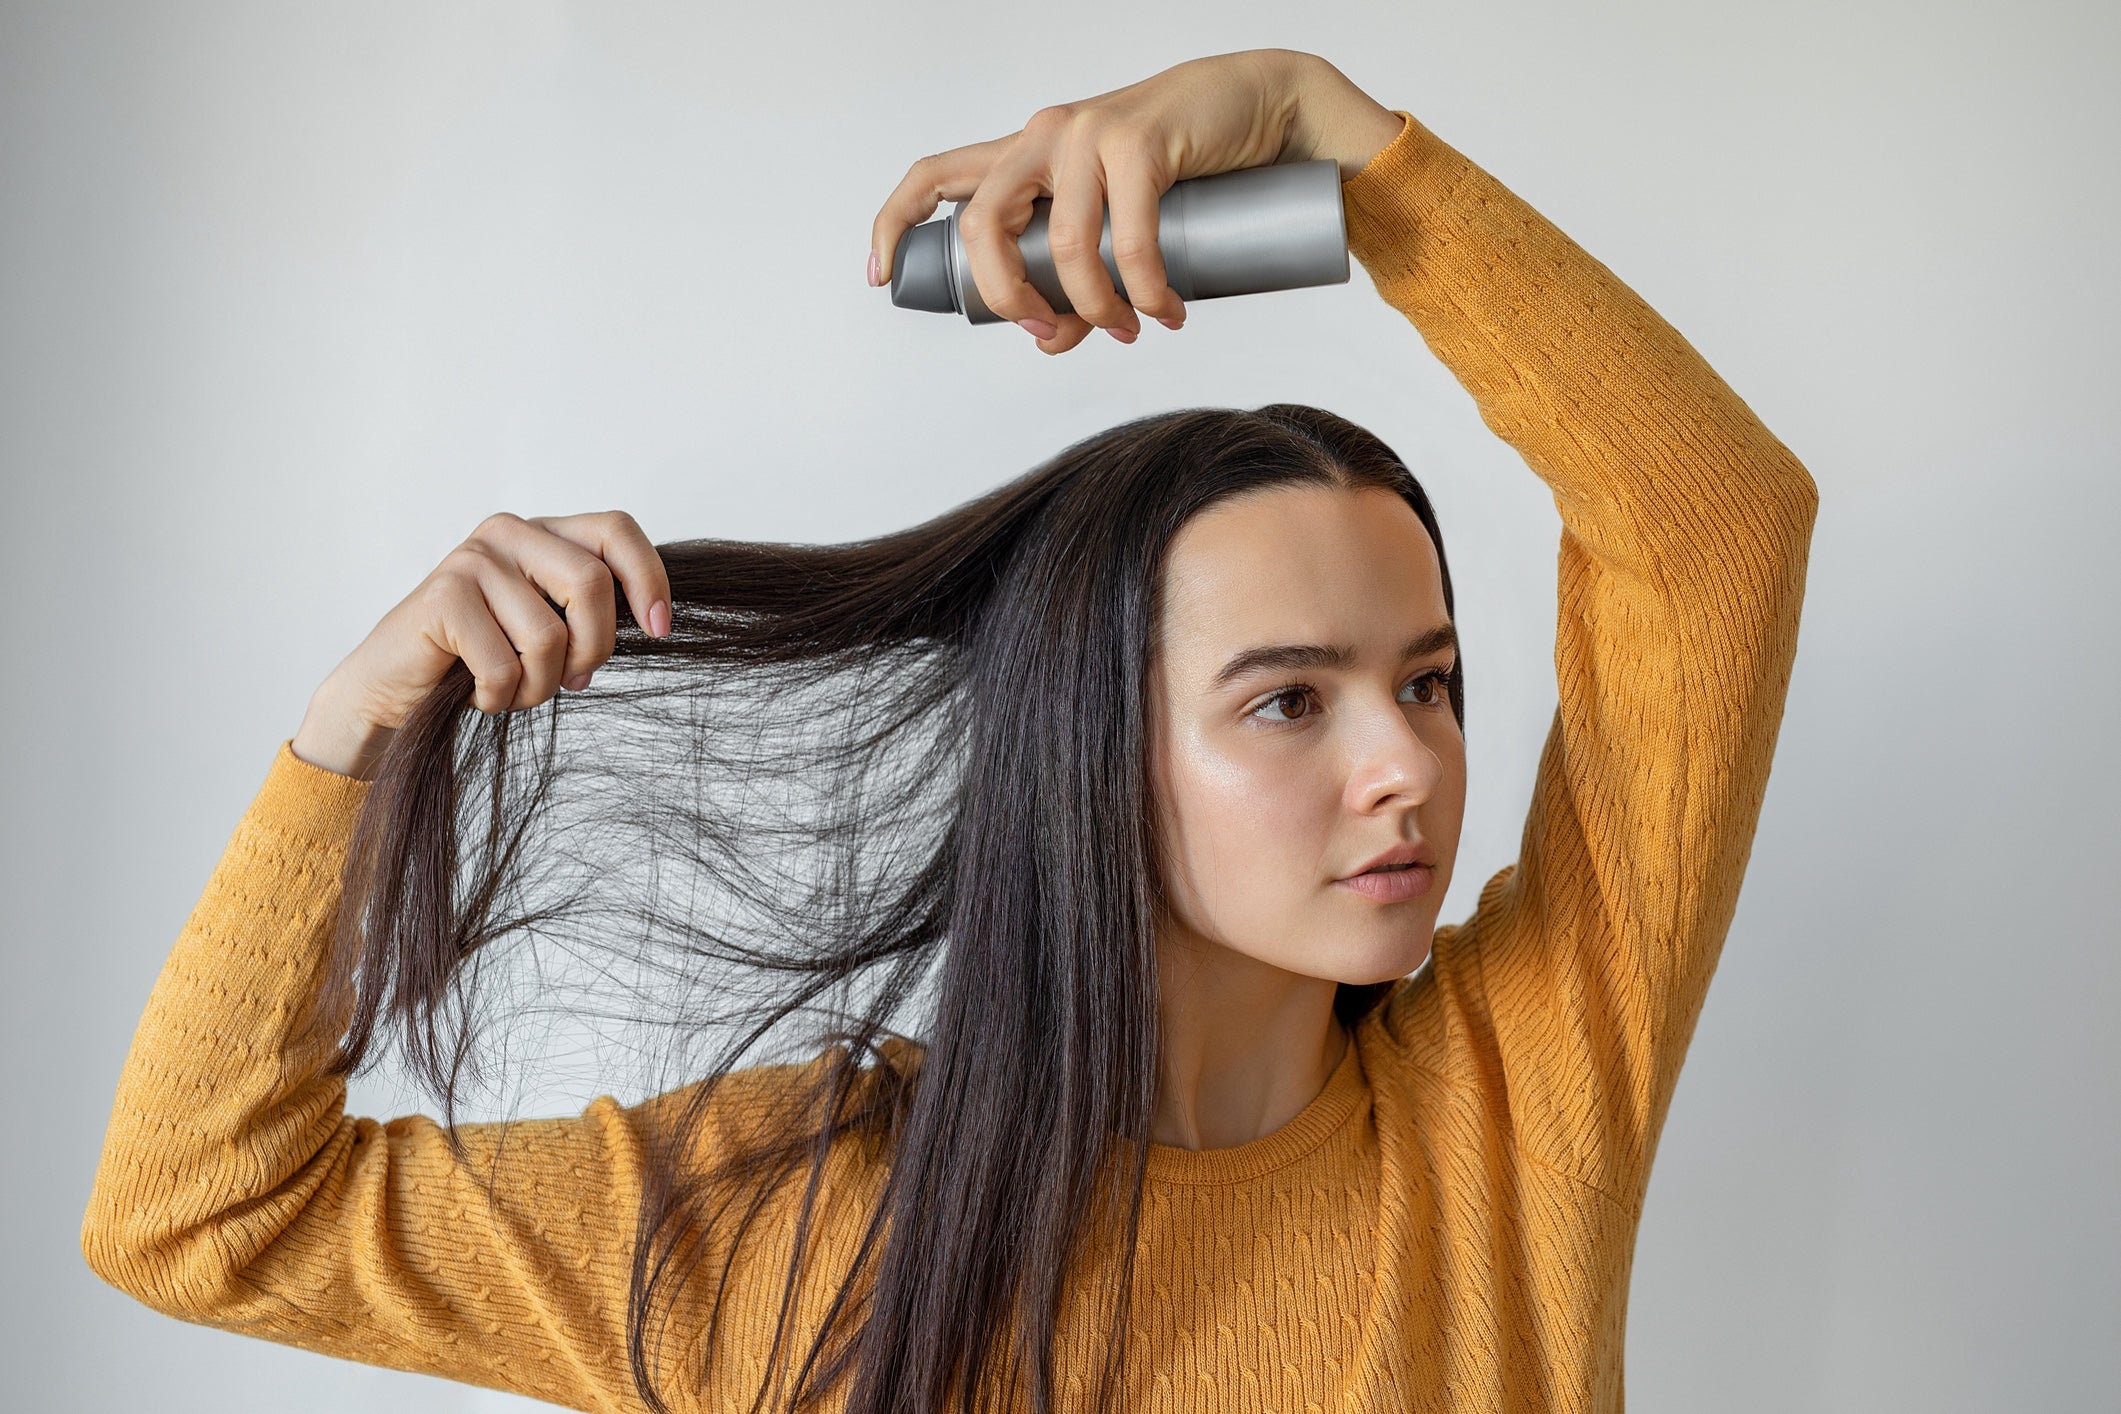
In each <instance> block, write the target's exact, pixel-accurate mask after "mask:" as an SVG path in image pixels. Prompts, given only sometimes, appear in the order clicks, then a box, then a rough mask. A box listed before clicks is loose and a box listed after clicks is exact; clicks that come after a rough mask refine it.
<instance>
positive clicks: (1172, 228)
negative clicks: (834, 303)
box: [891, 158, 1348, 324]
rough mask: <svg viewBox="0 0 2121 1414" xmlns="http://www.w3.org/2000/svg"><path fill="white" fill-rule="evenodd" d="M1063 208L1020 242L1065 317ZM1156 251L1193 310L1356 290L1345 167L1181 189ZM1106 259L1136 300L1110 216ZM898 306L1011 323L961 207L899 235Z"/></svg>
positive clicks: (1034, 216) (1040, 215)
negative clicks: (1199, 304)
mask: <svg viewBox="0 0 2121 1414" xmlns="http://www.w3.org/2000/svg"><path fill="white" fill-rule="evenodd" d="M1052 204H1053V203H1052V199H1051V198H1049V197H1039V198H1038V199H1037V200H1036V201H1034V202H1033V203H1032V205H1031V221H1030V224H1029V225H1027V226H1025V227H1024V231H1023V234H1022V235H1020V236H1018V237H1017V241H1016V245H1017V249H1018V250H1019V251H1021V252H1022V254H1023V258H1024V277H1025V278H1026V279H1027V280H1029V281H1030V283H1031V284H1032V286H1033V287H1034V288H1035V289H1037V290H1038V292H1039V293H1040V294H1042V295H1044V296H1045V297H1046V300H1047V302H1048V303H1049V304H1051V305H1052V306H1053V309H1054V312H1055V313H1056V314H1066V313H1069V312H1071V311H1072V310H1073V309H1074V305H1073V304H1072V303H1071V302H1070V301H1069V299H1068V292H1067V291H1066V290H1065V289H1063V288H1062V287H1061V282H1060V275H1059V274H1058V273H1057V272H1056V271H1055V269H1054V266H1053V251H1052V249H1051V247H1050V246H1049V244H1048V241H1047V232H1046V219H1047V216H1048V213H1049V211H1050V209H1051V207H1052ZM961 209H963V208H962V205H960V207H959V208H958V210H961ZM1156 247H1157V249H1158V250H1159V251H1161V252H1162V253H1163V258H1164V278H1165V280H1166V282H1167V283H1168V284H1169V285H1170V286H1171V288H1172V290H1173V291H1175V292H1176V293H1177V295H1178V297H1179V298H1180V299H1182V300H1185V301H1186V302H1188V303H1189V304H1190V303H1191V302H1192V301H1194V300H1202V299H1221V298H1223V297H1224V296H1226V295H1249V294H1257V293H1260V292H1262V291H1266V290H1293V289H1300V288H1303V287H1305V286H1309V285H1339V284H1345V283H1346V282H1347V279H1348V225H1347V216H1346V214H1345V213H1344V212H1343V211H1342V209H1341V204H1340V164H1339V163H1338V162H1336V161H1334V160H1333V159H1331V158H1320V159H1318V160H1317V161H1314V162H1289V163H1284V164H1281V165H1278V166H1271V167H1245V168H1240V169H1238V170H1236V171H1231V172H1218V173H1216V174H1215V175H1214V176H1210V177H1188V178H1187V179H1186V180H1185V181H1182V182H1175V183H1173V184H1172V186H1171V188H1170V189H1169V190H1168V191H1166V192H1165V193H1164V194H1163V197H1162V198H1161V199H1160V200H1159V201H1158V202H1157V205H1156ZM1097 253H1098V257H1099V258H1100V259H1101V260H1103V261H1104V263H1105V272H1106V273H1107V274H1109V275H1110V276H1111V277H1112V286H1113V288H1114V289H1115V290H1117V291H1118V292H1119V296H1120V298H1121V299H1128V296H1127V287H1126V285H1125V284H1124V283H1123V282H1122V281H1121V280H1120V276H1119V265H1118V262H1117V261H1116V260H1115V258H1114V257H1113V254H1112V213H1111V211H1110V209H1107V210H1106V212H1105V218H1104V230H1103V231H1102V232H1101V233H1100V234H1099V236H1098V241H1097ZM891 302H892V303H893V304H894V305H897V306H898V307H899V308H900V309H925V310H929V311H932V312H934V313H936V314H962V315H964V316H965V318H966V319H968V320H970V321H971V322H972V323H974V324H997V323H1000V322H1001V316H1000V315H998V314H996V313H995V312H994V311H993V310H991V309H989V308H987V302H986V301H985V300H983V299H981V298H980V292H979V287H978V286H977V285H975V284H974V283H973V280H972V267H971V265H970V263H969V262H967V260H966V259H965V243H964V240H963V238H962V237H961V236H960V235H959V234H958V229H957V210H953V211H951V213H950V214H949V215H948V216H947V217H944V218H942V219H940V220H935V221H928V222H924V223H923V224H921V225H918V226H915V227H914V228H913V229H912V230H910V231H907V232H906V233H905V235H903V236H901V237H900V238H899V243H898V251H897V253H896V254H895V255H894V256H893V257H892V260H891ZM1128 302H1129V303H1130V304H1131V303H1132V302H1133V301H1132V300H1131V299H1129V300H1128Z"/></svg>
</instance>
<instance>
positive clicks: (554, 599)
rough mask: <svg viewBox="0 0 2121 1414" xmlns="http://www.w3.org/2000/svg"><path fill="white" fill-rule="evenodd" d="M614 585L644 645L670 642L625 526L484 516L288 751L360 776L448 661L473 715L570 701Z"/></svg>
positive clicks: (639, 546) (598, 648) (632, 534)
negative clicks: (460, 670) (472, 687)
mask: <svg viewBox="0 0 2121 1414" xmlns="http://www.w3.org/2000/svg"><path fill="white" fill-rule="evenodd" d="M614 579H616V582H617V584H619V585H623V586H624V587H625V590H626V603H627V607H628V608H629V609H630V610H631V612H632V614H633V618H634V621H635V622H636V623H638V624H640V625H641V626H643V627H644V628H646V629H647V631H648V632H649V633H650V634H652V635H653V636H655V637H657V638H661V637H663V636H664V635H666V634H668V633H669V632H670V579H669V576H668V575H667V574H665V573H664V570H663V557H662V556H661V555H659V554H657V553H656V549H655V546H654V545H653V544H651V543H650V542H649V539H648V537H647V536H646V535H644V534H643V533H642V532H641V527H640V526H639V525H638V524H637V523H635V521H634V519H633V517H632V516H630V515H628V514H626V513H625V512H624V511H604V512H601V513H599V514H593V515H573V516H534V517H532V518H531V519H529V520H525V519H523V518H522V517H521V516H516V515H510V514H509V513H507V512H506V511H503V512H499V513H497V514H495V515H491V516H488V517H487V518H486V519H485V520H483V521H481V522H479V526H478V528H477V529H476V530H474V531H472V533H471V535H470V536H469V537H468V538H467V539H466V540H465V541H464V543H463V544H461V545H459V546H457V548H456V549H454V550H451V551H450V552H449V554H447V555H446V556H444V557H443V559H442V563H441V564H439V565H437V566H436V567H435V570H434V572H433V573H432V574H430V575H428V576H427V578H426V579H424V580H422V581H421V582H420V585H419V587H418V588H417V589H415V590H413V591H412V593H410V594H408V595H406V596H405V598H404V599H403V600H402V601H401V602H400V603H399V604H398V606H397V607H396V608H394V609H392V610H391V611H390V612H389V613H388V614H386V615H384V616H383V620H382V622H381V623H378V624H377V625H376V626H375V628H374V629H373V630H371V631H370V633H369V635H368V637H367V638H365V639H363V640H362V641H361V645H360V646H359V647H358V648H356V649H354V651H353V652H352V653H350V654H348V655H347V656H346V659H345V661H343V662H341V663H340V664H339V666H338V667H336V668H334V669H333V670H332V672H331V676H329V677H327V678H326V679H325V680H324V683H323V685H322V686H320V687H319V688H318V689H317V691H316V694H315V695H314V696H312V697H311V698H310V702H309V711H308V714H307V715H305V716H304V717H303V719H302V726H301V729H300V730H299V731H297V732H296V733H295V737H294V741H293V745H292V750H293V751H294V753H295V755H296V756H298V757H300V758H301V759H302V760H304V761H307V762H309V763H310V764H311V765H313V766H321V767H323V768H324V769H326V770H328V771H336V772H338V773H339V774H340V775H344V776H352V777H354V778H356V779H359V780H366V779H368V777H369V776H370V775H371V774H372V773H373V770H374V767H375V763H376V759H377V758H378V757H380V756H381V755H382V753H383V748H384V746H386V745H387V744H388V743H389V740H390V737H391V734H392V733H393V732H395V731H396V730H397V729H398V727H399V726H400V724H402V723H403V722H404V720H405V718H406V717H407V716H408V715H410V714H411V712H412V709H413V708H414V707H415V706H417V705H418V704H419V703H420V702H421V700H422V699H424V698H425V697H426V696H427V694H428V693H430V692H431V691H433V690H434V687H435V685H436V684H437V683H439V682H440V681H441V680H442V678H443V675H444V674H446V673H447V672H448V671H449V670H450V668H452V667H453V666H455V664H456V662H457V660H458V659H462V660H463V662H464V665H465V666H466V667H467V668H469V669H470V670H471V673H472V677H473V679H474V680H475V681H476V683H477V688H476V691H475V692H474V694H473V701H474V702H475V703H476V705H477V706H478V708H479V710H480V711H482V712H487V713H494V712H513V711H519V710H521V709H522V708H525V707H535V706H537V705H538V704H539V703H541V702H544V701H546V700H547V699H549V698H550V697H552V696H553V694H554V693H556V692H557V691H559V689H560V688H561V687H566V688H568V689H570V690H572V691H580V690H581V689H582V688H584V687H587V686H588V685H589V678H590V674H592V673H593V672H595V671H596V669H597V668H599V667H601V666H602V665H603V663H604V662H605V660H606V659H608V658H609V657H610V656H611V650H612V647H613V645H614V643H615V642H616V641H617V637H618V608H617V601H616V598H615V595H614V592H613V591H614ZM548 599H549V600H550V601H551V603H548V602H546V601H547V600H548ZM554 605H558V606H559V609H560V611H561V613H564V614H565V615H566V617H565V618H564V619H562V618H561V616H560V613H555V612H554V610H553V606H554Z"/></svg>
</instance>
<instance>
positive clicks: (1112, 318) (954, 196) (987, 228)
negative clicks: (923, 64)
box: [870, 95, 1186, 354]
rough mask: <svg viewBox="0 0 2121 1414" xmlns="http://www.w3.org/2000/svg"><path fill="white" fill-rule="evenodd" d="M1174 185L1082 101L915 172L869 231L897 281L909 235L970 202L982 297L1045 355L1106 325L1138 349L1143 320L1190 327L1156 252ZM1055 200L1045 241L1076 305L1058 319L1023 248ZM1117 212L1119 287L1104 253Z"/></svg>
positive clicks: (967, 220)
mask: <svg viewBox="0 0 2121 1414" xmlns="http://www.w3.org/2000/svg"><path fill="white" fill-rule="evenodd" d="M1106 97H1108V98H1109V97H1111V95H1107V96H1106ZM1093 101H1096V100H1093ZM1129 131H1131V129H1130V130H1129ZM1171 184H1172V177H1171V173H1170V172H1169V171H1167V170H1165V167H1164V166H1163V165H1160V164H1159V161H1158V159H1157V158H1156V156H1155V153H1154V151H1153V150H1151V148H1149V147H1145V146H1144V145H1143V144H1142V142H1141V141H1140V140H1138V139H1137V140H1130V139H1128V138H1127V137H1126V136H1125V135H1124V132H1122V131H1121V130H1120V129H1118V128H1115V127H1114V126H1113V125H1112V124H1111V123H1110V122H1100V120H1099V119H1098V118H1097V117H1096V115H1094V114H1092V113H1090V112H1088V111H1087V110H1086V109H1084V107H1083V106H1082V105H1071V104H1058V105H1055V106H1053V107H1049V108H1042V109H1040V110H1039V111H1038V112H1036V113H1034V114H1033V115H1032V116H1031V119H1030V121H1029V122H1027V123H1025V124H1024V127H1023V129H1022V130H1021V131H1020V132H1017V133H1013V134H1011V135H1010V136H1008V137H1004V138H996V139H994V140H992V141H990V142H983V143H975V144H973V145H972V146H969V147H961V148H955V149H953V150H951V151H949V152H943V153H938V154H936V155H934V156H931V157H924V158H922V159H921V160H920V161H918V162H916V163H914V164H913V166H912V168H911V169H909V170H908V172H907V173H906V176H905V177H904V179H902V180H901V181H900V183H899V185H898V187H897V189H896V190H894V191H893V192H892V194H891V197H890V199H889V200H887V201H886V202H885V203H884V207H883V210H882V211H881V212H879V213H878V215H877V218H876V221H875V223H874V224H873V226H872V228H871V232H870V244H871V249H872V251H873V252H874V253H876V254H877V256H878V257H879V262H878V267H877V268H878V271H879V280H880V282H881V281H888V280H889V279H890V275H891V270H892V268H893V264H894V262H895V259H896V256H897V246H898V242H899V241H900V240H901V239H902V238H903V237H904V235H905V233H906V232H907V231H908V230H910V229H911V228H912V227H913V226H916V225H918V224H920V223H921V222H923V221H925V220H927V219H928V218H929V217H930V216H931V215H932V214H933V213H934V211H935V209H936V207H937V205H938V204H939V203H940V202H942V201H944V200H955V201H961V202H963V203H964V204H963V205H962V206H961V207H960V208H959V209H958V213H957V225H958V235H959V237H960V238H961V239H962V241H963V242H964V249H965V259H966V263H967V265H968V266H969V267H970V273H971V278H972V283H973V284H974V285H975V286H977V287H978V290H979V294H980V298H981V299H983V300H984V301H985V302H986V304H987V307H988V308H989V309H991V310H993V311H994V313H996V314H997V315H1000V316H1001V317H1002V318H1004V319H1007V320H1010V321H1012V322H1014V323H1017V324H1019V325H1021V326H1022V327H1023V328H1024V329H1025V330H1026V331H1028V332H1029V333H1030V334H1031V335H1032V337H1033V338H1034V339H1035V340H1036V341H1037V343H1038V346H1039V348H1040V349H1041V350H1043V351H1044V352H1046V353H1049V354H1057V353H1065V352H1066V351H1067V350H1069V349H1072V348H1074V347H1075V346H1076V345H1077V344H1079V343H1081V342H1082V341H1083V339H1085V338H1086V337H1088V336H1089V334H1090V332H1091V330H1093V329H1097V328H1103V329H1105V330H1107V331H1108V332H1109V333H1111V335H1112V337H1113V338H1115V339H1118V340H1119V341H1121V342H1122V343H1132V342H1134V340H1135V339H1136V338H1137V337H1138V336H1139V334H1140V332H1141V318H1140V316H1141V315H1148V316H1150V317H1152V318H1155V319H1158V320H1160V321H1162V322H1163V323H1164V324H1165V325H1166V326H1167V327H1169V328H1172V329H1176V328H1179V327H1180V326H1182V325H1183V324H1184V322H1185V319H1186V307H1185V302H1184V301H1183V300H1181V299H1180V298H1179V296H1178V294H1177V292H1176V291H1174V290H1173V289H1172V288H1171V286H1170V284H1169V278H1168V273H1167V272H1166V270H1165V268H1164V261H1163V254H1162V252H1161V251H1160V250H1159V248H1158V246H1157V236H1158V229H1157V226H1158V220H1157V218H1158V210H1159V203H1160V201H1161V199H1162V196H1163V193H1164V192H1165V191H1166V190H1167V189H1169V187H1170V186H1171ZM1049 194H1050V196H1051V205H1050V207H1049V209H1048V213H1047V238H1048V244H1049V248H1050V250H1051V251H1052V254H1053V263H1054V270H1055V273H1056V274H1057V275H1058V277H1059V279H1060V283H1061V287H1062V289H1064V290H1065V291H1066V292H1067V295H1068V299H1067V301H1066V302H1067V303H1069V304H1071V305H1073V306H1074V308H1073V310H1072V311H1071V312H1068V313H1058V312H1056V311H1055V310H1054V308H1053V306H1052V303H1051V302H1050V301H1049V300H1048V299H1047V298H1046V297H1045V296H1044V295H1043V294H1041V293H1040V292H1039V290H1038V288H1037V287H1036V286H1034V285H1033V284H1032V283H1031V282H1030V281H1029V280H1028V279H1026V278H1025V272H1024V261H1023V254H1022V252H1021V251H1020V250H1019V249H1018V247H1017V240H1018V238H1019V237H1020V236H1021V235H1022V234H1023V231H1024V229H1025V227H1027V226H1028V225H1029V224H1030V223H1031V218H1032V215H1033V213H1034V211H1035V209H1036V208H1035V206H1034V203H1035V202H1037V201H1038V200H1039V199H1040V198H1042V197H1046V196H1048V195H1049ZM1108 206H1109V207H1110V211H1111V216H1110V221H1111V230H1112V237H1111V239H1112V246H1111V249H1112V255H1113V262H1114V264H1115V265H1116V266H1117V267H1118V269H1119V281H1118V283H1117V285H1115V282H1114V281H1113V279H1112V275H1111V272H1110V271H1109V270H1107V268H1106V267H1105V263H1104V259H1103V256H1102V254H1101V252H1100V250H1099V246H1100V244H1101V242H1102V239H1103V236H1104V228H1105V223H1106V219H1107V218H1106V208H1107V207H1108Z"/></svg>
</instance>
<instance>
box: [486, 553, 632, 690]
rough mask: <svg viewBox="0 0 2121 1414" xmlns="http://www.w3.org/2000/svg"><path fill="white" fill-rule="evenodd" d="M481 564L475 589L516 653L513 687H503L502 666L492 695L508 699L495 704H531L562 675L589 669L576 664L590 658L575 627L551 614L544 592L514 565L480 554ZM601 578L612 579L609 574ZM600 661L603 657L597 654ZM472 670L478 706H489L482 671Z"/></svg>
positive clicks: (557, 682)
mask: <svg viewBox="0 0 2121 1414" xmlns="http://www.w3.org/2000/svg"><path fill="white" fill-rule="evenodd" d="M479 565H480V567H481V568H480V572H479V592H480V594H481V596H482V597H483V598H484V599H485V603H486V608H487V610H488V612H489V614H490V616H491V618H492V620H493V621H494V622H495V623H496V624H498V625H499V627H500V628H501V630H502V631H503V632H504V633H506V634H507V636H508V642H509V644H510V645H511V646H512V647H513V649H514V651H515V657H516V672H515V683H514V691H512V692H509V691H507V688H506V686H505V682H506V677H505V671H504V672H497V673H496V674H495V675H494V681H493V684H492V693H491V695H492V696H495V697H499V696H503V695H504V694H505V696H506V698H507V700H506V701H504V702H503V703H502V704H501V707H500V709H499V710H502V711H521V710H522V709H523V708H526V707H535V706H537V705H538V704H539V703H541V702H543V701H545V700H546V699H547V698H549V697H551V696H552V695H553V694H554V693H556V692H558V691H559V690H560V680H561V679H562V678H563V677H568V678H572V677H577V676H579V675H580V674H581V673H583V672H585V671H588V670H589V669H585V668H582V667H579V666H576V664H579V663H582V662H585V661H588V660H589V657H590V655H589V654H587V653H584V652H581V651H580V649H579V648H578V647H577V646H576V636H575V633H574V630H573V628H572V627H571V626H570V625H569V624H567V623H563V622H562V621H561V620H560V617H559V616H558V615H557V614H555V613H553V611H552V606H551V605H550V604H548V603H546V602H545V596H544V595H542V594H540V593H539V592H538V591H537V589H536V588H535V587H533V586H532V584H531V583H530V581H529V580H527V579H525V578H524V577H523V575H522V572H521V571H520V570H519V569H518V568H517V567H516V566H515V565H512V564H505V563H502V562H501V561H499V560H496V559H493V558H486V557H482V558H481V559H480V561H479ZM605 583H606V584H609V583H610V580H609V578H608V577H607V578H606V580H605ZM607 651H608V650H607ZM602 661H603V659H602V658H601V657H598V658H596V659H595V662H598V663H600V662H602ZM467 664H468V660H467ZM593 666H594V665H593V664H592V667H593ZM472 675H473V676H474V677H475V678H477V679H478V681H479V686H478V696H479V697H480V698H481V699H482V700H481V701H480V704H479V705H480V708H481V710H492V709H488V708H486V704H485V701H484V700H483V699H484V698H485V697H486V696H488V683H487V679H486V675H485V674H483V673H481V672H479V670H478V668H477V667H476V666H473V667H472Z"/></svg>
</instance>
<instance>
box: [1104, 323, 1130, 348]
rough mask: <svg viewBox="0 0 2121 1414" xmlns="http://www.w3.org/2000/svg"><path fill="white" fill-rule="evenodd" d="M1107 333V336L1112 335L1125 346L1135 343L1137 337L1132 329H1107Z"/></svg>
mask: <svg viewBox="0 0 2121 1414" xmlns="http://www.w3.org/2000/svg"><path fill="white" fill-rule="evenodd" d="M1105 332H1106V333H1107V334H1110V335H1111V336H1112V337H1113V338H1115V339H1117V340H1119V341H1120V342H1121V343H1123V344H1131V343H1133V342H1134V337H1135V335H1134V331H1133V330H1132V329H1120V328H1117V327H1115V328H1111V329H1107V330H1105Z"/></svg>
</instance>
